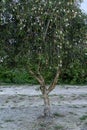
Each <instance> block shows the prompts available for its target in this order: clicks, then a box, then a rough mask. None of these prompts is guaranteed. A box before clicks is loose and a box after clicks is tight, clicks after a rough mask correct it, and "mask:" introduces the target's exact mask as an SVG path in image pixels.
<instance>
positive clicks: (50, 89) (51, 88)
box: [48, 69, 60, 94]
mask: <svg viewBox="0 0 87 130" xmlns="http://www.w3.org/2000/svg"><path fill="white" fill-rule="evenodd" d="M59 76H60V69H58V70H57V73H56V75H55V78H54V80H53V82H52V84H51V85H50V87H49V88H48V94H49V93H50V92H51V91H52V90H53V89H54V88H55V86H56V84H57V81H58V78H59Z"/></svg>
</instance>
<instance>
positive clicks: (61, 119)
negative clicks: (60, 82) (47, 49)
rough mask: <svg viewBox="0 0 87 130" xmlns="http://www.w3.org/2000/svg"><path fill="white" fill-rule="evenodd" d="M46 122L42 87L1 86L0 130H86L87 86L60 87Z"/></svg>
mask: <svg viewBox="0 0 87 130" xmlns="http://www.w3.org/2000/svg"><path fill="white" fill-rule="evenodd" d="M49 97H50V102H51V112H52V115H53V117H52V118H51V119H48V118H46V119H44V118H41V117H40V116H41V115H43V109H44V106H43V99H42V96H41V93H40V91H39V86H38V85H37V86H28V85H25V86H15V85H12V86H0V130H87V86H68V85H66V86H57V87H56V88H55V90H54V91H53V92H52V93H51V94H50V95H49Z"/></svg>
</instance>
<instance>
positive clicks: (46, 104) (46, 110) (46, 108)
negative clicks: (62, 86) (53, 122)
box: [43, 91, 51, 117]
mask: <svg viewBox="0 0 87 130" xmlns="http://www.w3.org/2000/svg"><path fill="white" fill-rule="evenodd" d="M43 99H44V116H45V117H49V116H50V114H51V113H50V101H49V96H48V94H47V92H46V91H45V93H44V94H43Z"/></svg>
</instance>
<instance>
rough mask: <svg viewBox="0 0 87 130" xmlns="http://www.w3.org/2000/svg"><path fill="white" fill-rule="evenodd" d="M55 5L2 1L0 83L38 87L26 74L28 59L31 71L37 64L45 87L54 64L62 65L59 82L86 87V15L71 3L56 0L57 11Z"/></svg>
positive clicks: (51, 3)
mask: <svg viewBox="0 0 87 130" xmlns="http://www.w3.org/2000/svg"><path fill="white" fill-rule="evenodd" d="M55 2H56V0H54V1H52V0H49V1H47V2H46V3H44V2H40V1H39V0H36V1H33V0H32V2H31V3H30V2H29V1H27V0H26V1H21V0H20V2H16V1H15V2H13V1H8V0H7V1H6V2H3V1H1V3H0V7H1V15H0V17H1V21H0V29H1V31H0V36H1V38H0V83H16V84H23V83H29V84H37V81H36V80H35V79H33V77H32V76H31V75H30V74H29V73H28V71H26V67H25V63H26V61H27V60H28V64H29V63H32V66H31V65H30V64H29V65H30V67H31V68H32V69H33V70H34V71H35V70H37V68H38V66H37V65H36V63H38V62H40V64H41V65H42V67H43V70H41V71H42V73H43V76H44V77H45V80H46V83H48V84H49V83H50V81H51V80H52V79H53V77H54V75H55V68H56V65H57V62H58V63H59V65H61V64H62V71H61V75H60V78H59V81H58V83H63V84H65V83H66V84H87V16H86V15H85V14H83V13H82V12H81V10H80V9H79V7H78V6H75V4H72V2H71V3H69V2H68V1H67V3H66V2H65V1H64V0H63V1H62V2H61V1H60V0H59V1H58V2H59V4H58V2H57V4H58V5H57V7H56V8H55ZM66 5H67V6H66ZM53 8H54V10H53ZM69 9H70V10H69ZM52 11H53V12H55V13H53V14H52ZM38 15H39V17H37V16H38ZM67 18H68V19H67ZM49 19H51V21H50V26H49V28H48V30H47V31H48V32H46V29H47V26H46V25H48V24H49ZM43 32H45V33H47V34H46V36H45V33H44V34H43ZM55 34H56V35H55ZM45 43H46V44H47V45H46V46H45ZM42 44H43V45H42ZM52 44H53V46H52ZM41 48H42V49H41ZM49 48H50V49H49ZM29 49H30V50H29ZM28 50H29V51H30V52H29V51H28ZM44 50H45V51H44ZM50 50H51V51H50ZM57 51H58V52H57ZM27 52H28V53H27ZM34 53H35V54H34ZM39 53H40V55H39V56H38V54H39ZM57 53H58V55H57ZM59 53H60V54H59ZM28 54H30V55H31V57H29V58H27V55H28ZM33 54H34V55H33ZM33 59H34V60H33ZM49 59H50V60H49ZM61 61H62V62H61ZM60 62H61V63H60ZM47 65H48V68H47ZM50 70H51V71H50Z"/></svg>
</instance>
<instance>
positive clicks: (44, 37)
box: [43, 19, 50, 41]
mask: <svg viewBox="0 0 87 130" xmlns="http://www.w3.org/2000/svg"><path fill="white" fill-rule="evenodd" d="M49 25H50V19H49V21H48V23H47V27H46V31H45V33H44V36H43V41H45V39H46V35H47V31H48V28H49Z"/></svg>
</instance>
